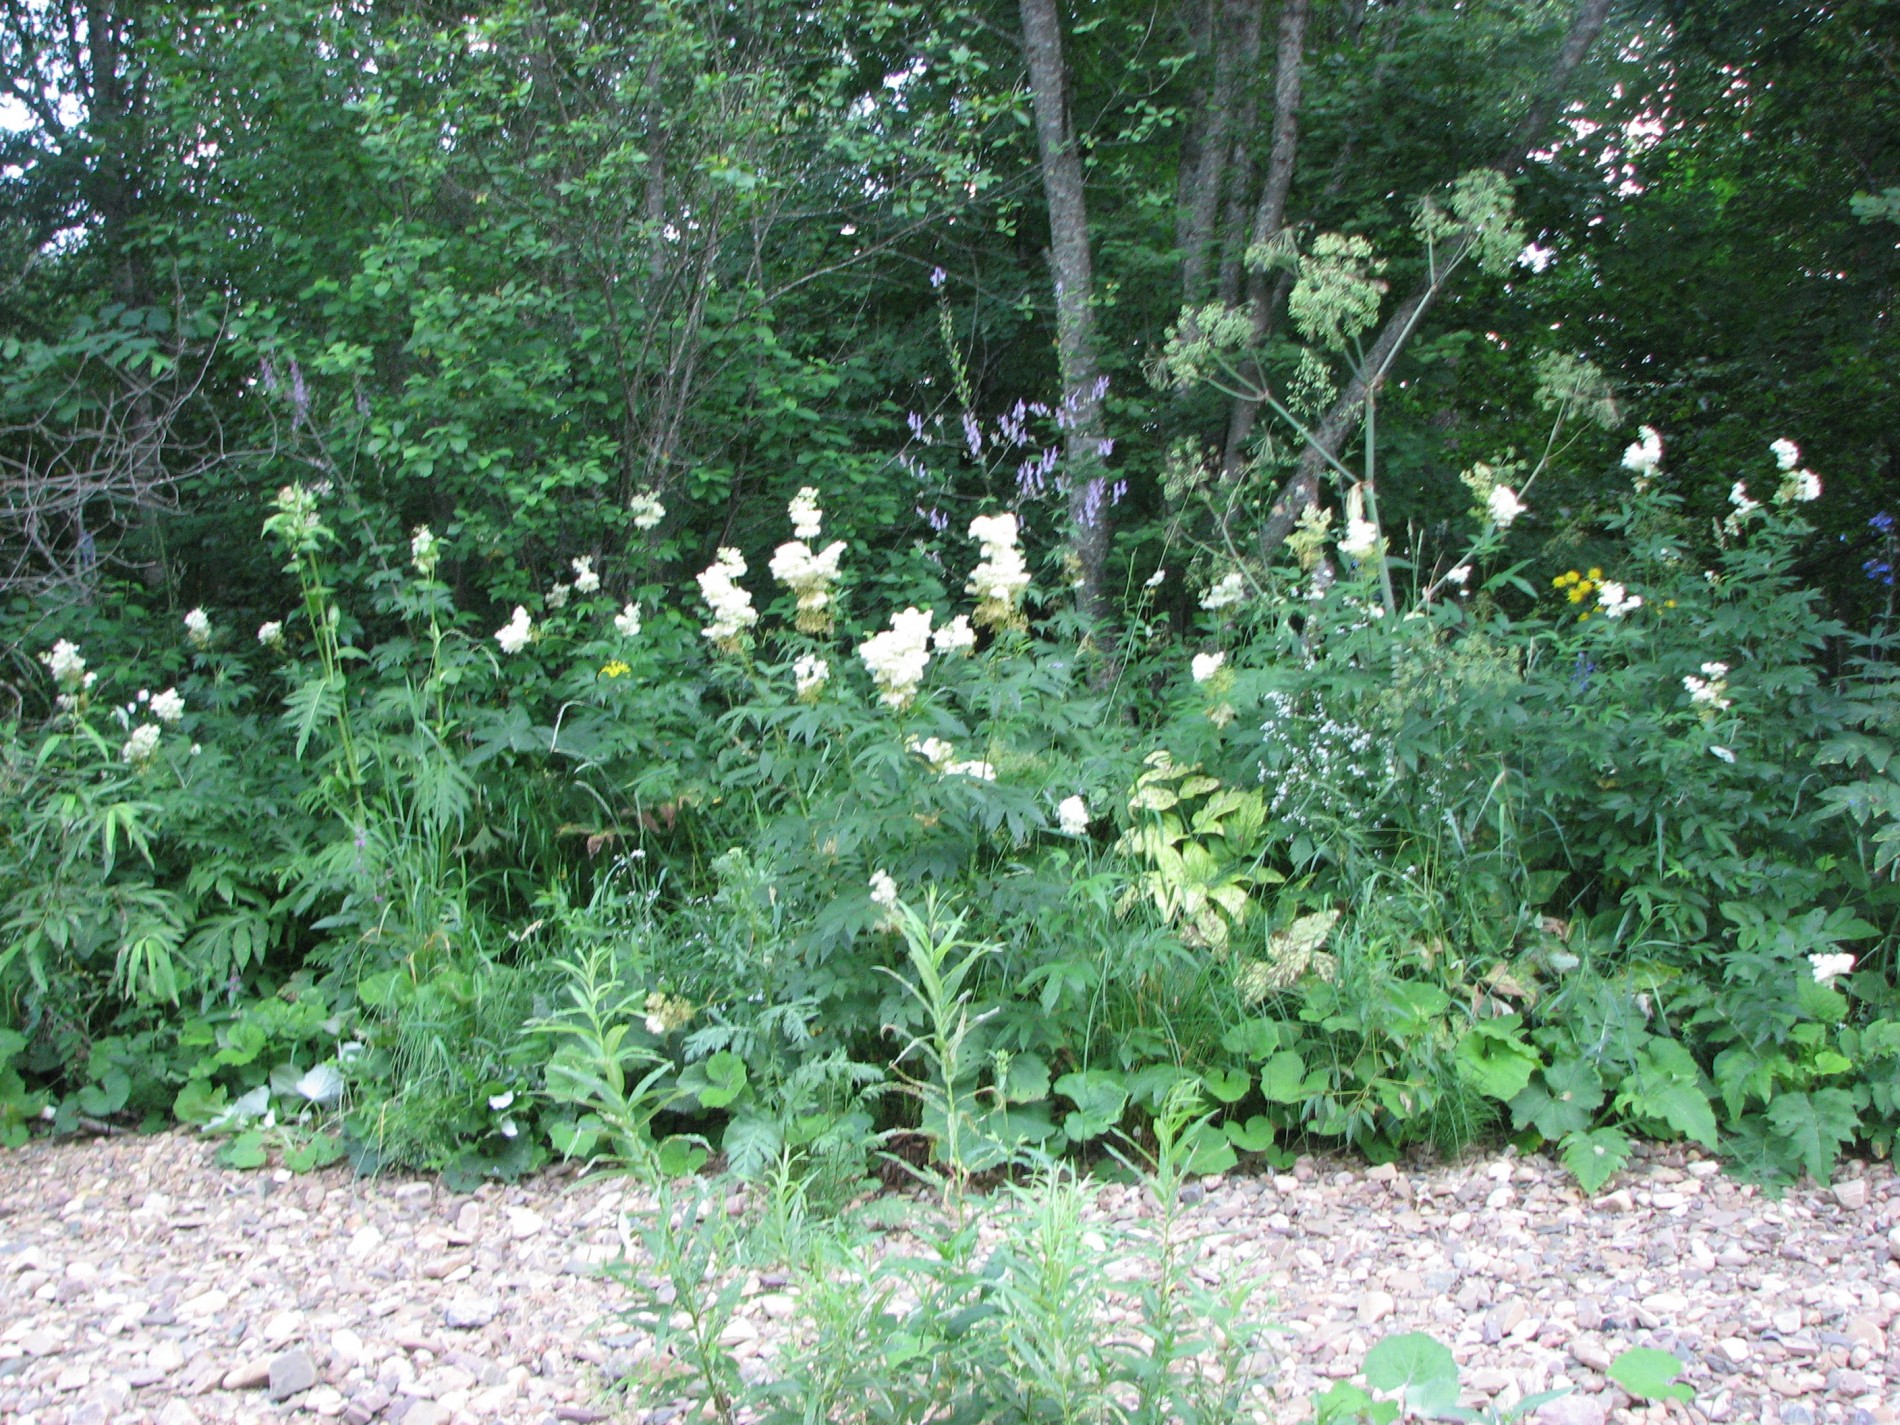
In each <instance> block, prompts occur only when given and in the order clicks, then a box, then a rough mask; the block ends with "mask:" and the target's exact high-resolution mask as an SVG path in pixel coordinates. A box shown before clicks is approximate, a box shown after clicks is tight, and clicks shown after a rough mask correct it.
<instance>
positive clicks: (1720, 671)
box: [1702, 662, 1728, 678]
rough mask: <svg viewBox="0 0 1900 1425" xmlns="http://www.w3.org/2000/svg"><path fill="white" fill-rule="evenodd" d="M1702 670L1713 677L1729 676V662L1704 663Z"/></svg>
mask: <svg viewBox="0 0 1900 1425" xmlns="http://www.w3.org/2000/svg"><path fill="white" fill-rule="evenodd" d="M1702 671H1703V673H1704V674H1706V675H1707V676H1708V677H1711V678H1726V677H1728V664H1726V663H1715V662H1709V663H1704V664H1703V665H1702Z"/></svg>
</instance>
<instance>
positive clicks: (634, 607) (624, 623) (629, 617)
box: [614, 600, 640, 638]
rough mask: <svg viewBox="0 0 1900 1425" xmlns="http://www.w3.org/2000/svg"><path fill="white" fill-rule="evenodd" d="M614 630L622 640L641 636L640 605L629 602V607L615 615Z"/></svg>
mask: <svg viewBox="0 0 1900 1425" xmlns="http://www.w3.org/2000/svg"><path fill="white" fill-rule="evenodd" d="M614 628H615V629H616V630H617V631H618V632H619V634H620V636H621V637H622V638H638V637H639V636H640V605H639V604H638V603H636V602H634V601H631V600H629V601H628V603H627V606H626V607H625V608H624V609H622V610H621V611H620V612H619V613H617V614H615V615H614Z"/></svg>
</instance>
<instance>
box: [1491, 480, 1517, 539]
mask: <svg viewBox="0 0 1900 1425" xmlns="http://www.w3.org/2000/svg"><path fill="white" fill-rule="evenodd" d="M1485 504H1486V505H1487V506H1489V508H1490V511H1491V523H1492V524H1494V525H1496V526H1497V527H1498V528H1499V529H1509V528H1510V527H1511V523H1512V521H1514V520H1515V519H1516V518H1517V517H1518V516H1519V515H1521V514H1523V513H1524V502H1523V501H1522V500H1520V499H1518V497H1517V492H1516V491H1515V490H1513V489H1512V488H1511V487H1510V486H1509V485H1494V486H1492V488H1491V493H1490V494H1489V495H1488V496H1487V497H1486V498H1485Z"/></svg>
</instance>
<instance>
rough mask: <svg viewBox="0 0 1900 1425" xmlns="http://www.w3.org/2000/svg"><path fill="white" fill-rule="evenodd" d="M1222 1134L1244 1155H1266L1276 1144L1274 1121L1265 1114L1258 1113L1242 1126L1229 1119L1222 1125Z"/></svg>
mask: <svg viewBox="0 0 1900 1425" xmlns="http://www.w3.org/2000/svg"><path fill="white" fill-rule="evenodd" d="M1221 1132H1223V1133H1225V1134H1226V1135H1227V1141H1228V1142H1229V1143H1232V1144H1233V1145H1234V1146H1235V1147H1236V1148H1238V1149H1240V1151H1241V1152H1243V1153H1264V1152H1266V1151H1267V1149H1269V1148H1271V1147H1272V1146H1273V1144H1274V1139H1275V1136H1276V1135H1275V1132H1274V1127H1273V1120H1272V1119H1270V1118H1268V1117H1267V1116H1266V1115H1265V1114H1264V1113H1256V1114H1255V1115H1254V1116H1253V1117H1252V1118H1249V1119H1248V1120H1247V1121H1246V1123H1244V1124H1242V1123H1239V1122H1237V1121H1236V1120H1234V1119H1231V1118H1230V1119H1229V1120H1228V1121H1227V1122H1225V1123H1223V1124H1222V1125H1221Z"/></svg>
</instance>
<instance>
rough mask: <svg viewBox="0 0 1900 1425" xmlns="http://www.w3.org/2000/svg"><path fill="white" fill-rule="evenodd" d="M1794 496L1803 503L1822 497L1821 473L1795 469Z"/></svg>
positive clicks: (1798, 501)
mask: <svg viewBox="0 0 1900 1425" xmlns="http://www.w3.org/2000/svg"><path fill="white" fill-rule="evenodd" d="M1794 497H1795V501H1796V502H1797V503H1799V504H1803V505H1805V504H1807V503H1808V502H1809V501H1811V500H1818V499H1820V498H1821V477H1820V476H1819V475H1816V474H1815V473H1814V472H1813V471H1812V470H1797V471H1795V472H1794Z"/></svg>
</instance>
